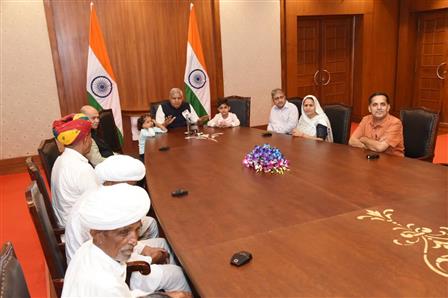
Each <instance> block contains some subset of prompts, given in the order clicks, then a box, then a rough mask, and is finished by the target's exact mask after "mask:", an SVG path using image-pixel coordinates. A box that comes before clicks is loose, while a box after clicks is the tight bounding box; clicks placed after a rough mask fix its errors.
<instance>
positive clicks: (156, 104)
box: [149, 99, 169, 119]
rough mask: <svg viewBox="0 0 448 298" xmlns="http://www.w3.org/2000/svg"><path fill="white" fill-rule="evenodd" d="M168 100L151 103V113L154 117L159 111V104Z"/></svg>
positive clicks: (154, 117)
mask: <svg viewBox="0 0 448 298" xmlns="http://www.w3.org/2000/svg"><path fill="white" fill-rule="evenodd" d="M168 101H169V100H168V99H163V100H159V101H154V102H151V103H150V104H149V113H150V114H151V117H152V118H153V119H156V113H157V109H158V108H159V106H160V105H161V104H163V103H165V102H168Z"/></svg>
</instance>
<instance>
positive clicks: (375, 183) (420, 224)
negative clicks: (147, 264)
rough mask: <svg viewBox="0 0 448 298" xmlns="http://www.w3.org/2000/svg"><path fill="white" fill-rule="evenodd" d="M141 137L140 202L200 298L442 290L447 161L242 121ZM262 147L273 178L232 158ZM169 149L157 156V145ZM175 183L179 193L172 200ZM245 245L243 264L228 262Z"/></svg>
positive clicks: (447, 284)
mask: <svg viewBox="0 0 448 298" xmlns="http://www.w3.org/2000/svg"><path fill="white" fill-rule="evenodd" d="M205 132H208V133H214V132H221V133H223V134H222V135H219V136H217V137H216V140H217V142H214V141H211V140H199V139H185V137H184V134H183V130H175V131H171V132H169V133H168V134H166V135H160V136H157V137H156V138H153V139H149V140H148V141H147V142H146V149H145V150H146V151H145V158H146V160H145V163H146V165H147V182H148V185H149V189H150V195H151V200H152V201H151V202H152V206H153V208H154V210H155V213H156V215H157V217H158V218H159V221H160V224H161V226H162V228H163V230H164V231H165V233H166V237H167V238H168V240H169V242H170V244H171V245H172V247H173V249H174V251H175V252H176V255H177V256H178V258H179V261H180V262H181V264H182V266H183V267H184V269H185V271H186V273H187V274H188V276H189V278H190V280H191V281H192V282H193V284H194V287H195V288H196V289H197V291H198V293H199V294H200V295H201V296H202V297H242V296H245V297H249V296H250V297H263V296H271V297H274V296H275V297H355V296H358V297H359V296H363V297H448V168H447V167H443V166H438V165H433V164H430V163H427V162H422V161H418V160H412V159H407V158H398V157H393V156H388V155H383V154H382V155H381V156H380V159H378V160H367V159H366V151H364V150H361V149H358V148H351V147H349V146H345V145H339V144H328V143H325V142H318V141H311V140H305V139H301V138H293V137H291V136H287V135H281V134H273V135H272V137H268V138H266V137H263V136H262V131H260V130H257V129H250V128H243V127H240V128H233V129H206V130H205ZM264 143H269V144H271V145H273V146H276V147H277V148H279V149H280V150H281V152H282V153H283V154H284V156H285V157H286V158H287V159H288V160H289V161H290V171H288V172H286V173H285V174H284V175H271V174H259V173H256V172H255V171H253V170H251V169H247V168H245V167H244V166H243V165H242V160H243V158H244V156H245V154H247V153H248V152H250V151H251V150H252V149H253V148H254V146H255V145H261V144H264ZM163 146H169V147H170V149H169V150H168V151H159V150H158V149H159V148H160V147H163ZM178 188H184V189H187V190H188V191H189V194H188V196H186V197H182V198H173V197H171V192H172V191H174V190H175V189H178ZM240 250H247V251H250V252H251V253H252V255H253V260H252V261H251V262H250V263H248V264H247V265H244V266H242V267H239V268H237V267H234V266H231V265H230V264H229V261H230V257H231V256H232V254H233V253H235V252H237V251H240Z"/></svg>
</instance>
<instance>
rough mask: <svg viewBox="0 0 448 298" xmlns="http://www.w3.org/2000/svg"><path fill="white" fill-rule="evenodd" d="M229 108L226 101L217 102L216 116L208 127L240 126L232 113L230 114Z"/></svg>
mask: <svg viewBox="0 0 448 298" xmlns="http://www.w3.org/2000/svg"><path fill="white" fill-rule="evenodd" d="M229 111H230V106H229V103H228V102H227V100H226V99H224V100H220V101H218V112H219V113H218V114H216V115H215V117H213V119H212V120H210V121H209V122H208V123H207V125H208V126H210V127H235V126H239V125H240V120H238V117H237V116H236V115H235V114H234V113H230V112H229Z"/></svg>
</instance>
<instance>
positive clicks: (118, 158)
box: [95, 154, 146, 183]
mask: <svg viewBox="0 0 448 298" xmlns="http://www.w3.org/2000/svg"><path fill="white" fill-rule="evenodd" d="M145 173H146V168H145V165H144V164H143V163H142V162H141V161H140V160H138V159H136V158H133V157H131V156H129V155H118V154H117V155H112V156H109V157H108V158H106V159H105V160H104V161H102V162H101V163H100V164H99V165H97V166H96V167H95V174H96V176H97V177H98V179H99V180H100V183H104V182H105V181H114V182H126V181H140V180H142V179H143V177H145Z"/></svg>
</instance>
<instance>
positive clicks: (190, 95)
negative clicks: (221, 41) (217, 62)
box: [184, 3, 210, 117]
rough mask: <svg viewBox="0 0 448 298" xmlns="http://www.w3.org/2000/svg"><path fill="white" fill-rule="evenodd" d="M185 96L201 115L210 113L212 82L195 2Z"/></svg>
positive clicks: (190, 25)
mask: <svg viewBox="0 0 448 298" xmlns="http://www.w3.org/2000/svg"><path fill="white" fill-rule="evenodd" d="M184 82H185V98H186V100H187V102H189V103H190V104H191V105H192V106H193V108H194V110H195V111H196V113H197V114H198V116H199V117H201V116H204V115H210V82H209V78H208V75H207V70H206V67H205V59H204V53H203V52H202V46H201V39H200V37H199V30H198V23H197V21H196V13H195V12H194V7H193V3H191V5H190V21H189V24H188V44H187V65H186V66H185V77H184Z"/></svg>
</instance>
